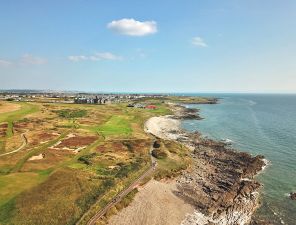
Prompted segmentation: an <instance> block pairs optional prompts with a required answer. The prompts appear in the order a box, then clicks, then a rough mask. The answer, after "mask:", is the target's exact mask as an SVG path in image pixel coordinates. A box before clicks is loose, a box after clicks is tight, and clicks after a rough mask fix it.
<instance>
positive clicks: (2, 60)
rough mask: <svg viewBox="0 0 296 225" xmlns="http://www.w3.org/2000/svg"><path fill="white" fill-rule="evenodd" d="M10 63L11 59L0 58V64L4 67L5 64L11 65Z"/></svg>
mask: <svg viewBox="0 0 296 225" xmlns="http://www.w3.org/2000/svg"><path fill="white" fill-rule="evenodd" d="M12 64H13V63H12V62H11V61H7V60H4V59H0V66H3V67H6V66H11V65H12Z"/></svg>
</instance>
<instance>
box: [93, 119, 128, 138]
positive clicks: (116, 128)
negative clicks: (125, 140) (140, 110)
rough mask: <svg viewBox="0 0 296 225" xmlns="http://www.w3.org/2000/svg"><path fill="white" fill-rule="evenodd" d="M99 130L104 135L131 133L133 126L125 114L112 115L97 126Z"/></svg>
mask: <svg viewBox="0 0 296 225" xmlns="http://www.w3.org/2000/svg"><path fill="white" fill-rule="evenodd" d="M95 129H96V131H97V132H99V133H100V134H102V135H103V136H105V137H106V136H112V135H126V136H128V135H130V134H131V133H132V128H131V126H130V123H129V121H128V120H127V119H126V118H125V117H124V116H117V115H116V116H111V118H110V119H109V120H108V121H107V122H106V123H104V124H103V125H100V126H98V127H96V128H95Z"/></svg>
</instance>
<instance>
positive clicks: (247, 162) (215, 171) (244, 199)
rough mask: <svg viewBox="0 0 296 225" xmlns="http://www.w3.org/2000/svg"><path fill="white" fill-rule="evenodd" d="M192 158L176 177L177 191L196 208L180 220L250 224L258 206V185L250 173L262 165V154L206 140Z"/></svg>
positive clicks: (200, 144) (185, 222)
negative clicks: (184, 169)
mask: <svg viewBox="0 0 296 225" xmlns="http://www.w3.org/2000/svg"><path fill="white" fill-rule="evenodd" d="M192 158H193V160H194V164H193V168H192V170H191V171H186V172H184V173H183V175H182V176H181V177H180V178H179V179H178V181H177V182H178V193H176V194H178V195H179V196H180V197H182V198H183V199H185V200H186V201H188V202H190V203H191V204H193V205H194V206H195V207H196V211H195V213H194V214H192V215H188V216H187V217H186V219H185V220H184V221H183V223H182V224H183V225H189V224H190V225H191V224H198V225H205V224H209V225H210V224H211V225H212V224H217V225H232V224H233V225H238V224H239V225H242V224H249V222H250V220H251V216H252V214H253V213H254V211H255V210H256V208H257V207H258V197H259V193H258V190H259V188H260V184H259V183H258V182H257V181H255V180H253V177H254V175H256V174H257V173H258V171H260V170H261V169H262V167H263V166H264V162H263V161H262V158H263V157H261V156H257V157H252V156H251V155H249V154H247V153H243V152H236V151H234V150H229V149H227V148H225V146H224V145H223V144H222V143H219V142H214V141H209V140H207V141H202V142H201V143H199V144H198V145H197V146H196V148H195V151H194V152H193V153H192Z"/></svg>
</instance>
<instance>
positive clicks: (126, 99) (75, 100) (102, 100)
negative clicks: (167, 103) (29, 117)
mask: <svg viewBox="0 0 296 225" xmlns="http://www.w3.org/2000/svg"><path fill="white" fill-rule="evenodd" d="M165 96H167V95H160V94H112V93H98V94H95V93H75V92H46V91H44V92H43V91H33V90H24V91H22V90H13V91H9V90H8V91H0V100H6V101H16V102H43V103H45V102H47V103H68V104H71V103H72V104H99V105H101V104H115V103H129V104H128V107H137V108H144V107H145V106H144V105H142V104H140V103H137V102H139V101H140V100H141V99H144V98H157V97H165ZM131 102H135V103H134V104H133V103H131Z"/></svg>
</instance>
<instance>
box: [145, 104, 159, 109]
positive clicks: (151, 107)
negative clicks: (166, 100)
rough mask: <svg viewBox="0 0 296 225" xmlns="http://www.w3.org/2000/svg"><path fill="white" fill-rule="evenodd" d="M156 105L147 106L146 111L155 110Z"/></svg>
mask: <svg viewBox="0 0 296 225" xmlns="http://www.w3.org/2000/svg"><path fill="white" fill-rule="evenodd" d="M156 108H157V107H156V105H147V106H146V109H156Z"/></svg>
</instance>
